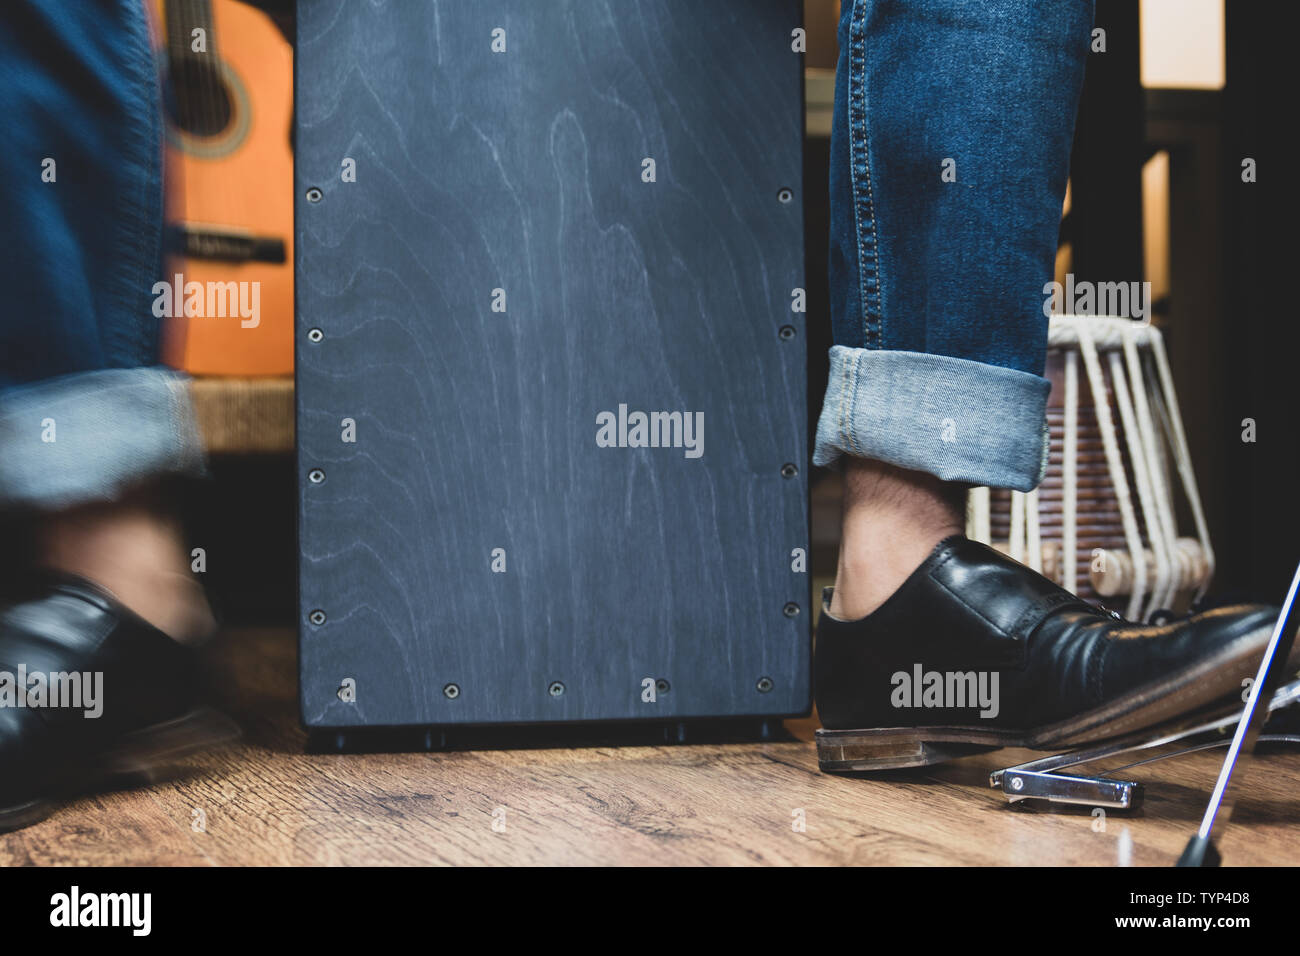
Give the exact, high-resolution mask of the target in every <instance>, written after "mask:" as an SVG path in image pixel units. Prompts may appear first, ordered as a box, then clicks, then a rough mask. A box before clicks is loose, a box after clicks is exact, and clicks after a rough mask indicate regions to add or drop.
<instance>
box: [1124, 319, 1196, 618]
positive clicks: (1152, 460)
mask: <svg viewBox="0 0 1300 956" xmlns="http://www.w3.org/2000/svg"><path fill="white" fill-rule="evenodd" d="M1130 324H1132V325H1133V326H1134V329H1136V328H1137V325H1136V324H1135V323H1130ZM1124 358H1125V359H1126V361H1127V362H1128V373H1129V379H1130V381H1132V383H1133V406H1134V411H1135V412H1136V414H1137V425H1138V436H1139V437H1140V438H1141V439H1142V448H1143V450H1144V451H1145V452H1146V463H1147V477H1148V480H1149V481H1150V482H1151V495H1152V499H1153V500H1154V501H1155V509H1154V514H1151V515H1149V516H1148V517H1147V533H1148V535H1150V536H1151V539H1152V541H1155V540H1156V539H1157V537H1158V538H1159V540H1160V542H1161V544H1162V546H1163V549H1164V552H1165V560H1166V562H1167V563H1168V565H1169V566H1170V567H1169V571H1170V577H1169V580H1168V583H1167V585H1166V587H1165V588H1163V589H1159V588H1157V590H1156V592H1155V593H1154V594H1153V595H1152V598H1151V605H1152V609H1153V610H1154V609H1155V608H1172V607H1173V606H1174V600H1175V598H1176V597H1177V594H1178V591H1179V590H1180V589H1181V588H1182V587H1183V586H1184V585H1183V584H1182V579H1181V576H1180V574H1179V570H1178V556H1179V553H1180V552H1179V549H1178V522H1177V521H1176V520H1175V519H1174V509H1173V496H1172V494H1171V493H1170V488H1169V481H1168V474H1167V472H1166V470H1165V457H1164V455H1163V454H1162V444H1161V441H1160V435H1159V433H1158V432H1157V431H1156V427H1155V423H1154V421H1153V420H1152V418H1151V406H1150V403H1149V402H1148V400H1147V395H1148V393H1149V392H1150V391H1151V386H1150V385H1149V384H1148V383H1147V381H1146V378H1145V376H1144V375H1143V374H1142V361H1141V358H1140V357H1139V355H1138V348H1137V336H1136V335H1135V334H1131V333H1130V334H1125V336H1124ZM1143 507H1144V508H1145V507H1146V506H1145V505H1143ZM1157 560H1159V557H1158V555H1157ZM1148 616H1149V615H1148Z"/></svg>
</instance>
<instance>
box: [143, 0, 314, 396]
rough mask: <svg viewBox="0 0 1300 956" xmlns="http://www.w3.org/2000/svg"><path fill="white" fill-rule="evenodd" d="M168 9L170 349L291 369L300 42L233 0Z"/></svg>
mask: <svg viewBox="0 0 1300 956" xmlns="http://www.w3.org/2000/svg"><path fill="white" fill-rule="evenodd" d="M159 9H160V13H161V19H162V26H163V35H164V36H165V38H166V46H165V69H164V71H163V87H164V99H165V101H166V116H167V123H168V128H167V176H168V186H169V189H168V198H167V209H168V221H169V226H168V229H167V234H168V250H169V256H168V269H167V272H166V273H165V278H166V280H167V282H168V284H169V285H172V286H173V290H172V291H173V295H172V300H173V301H172V303H171V304H170V308H168V307H167V306H164V307H163V308H164V310H165V312H164V314H166V315H169V316H170V318H168V319H166V320H165V325H164V335H163V359H164V361H165V362H166V363H167V364H168V365H171V366H173V367H176V368H181V369H184V370H186V371H188V372H192V373H194V374H199V375H248V376H252V375H288V374H292V372H293V154H292V151H291V148H290V142H289V131H290V130H289V128H290V123H291V121H292V110H293V51H292V48H291V47H290V45H289V43H288V42H287V41H286V40H285V39H284V37H283V36H282V35H281V34H280V31H279V30H278V29H276V27H275V25H274V24H273V23H272V22H271V19H270V18H269V17H268V16H267V15H266V14H264V13H262V12H261V11H260V10H256V9H253V8H252V7H248V6H246V5H244V4H242V3H237V2H235V0H161V3H160V8H159ZM178 273H179V274H180V275H181V277H182V278H181V279H180V280H177V278H176V275H177V274H178ZM190 283H197V284H198V285H197V286H194V285H190ZM230 283H235V285H234V286H231V285H230ZM176 293H179V295H177V294H176ZM155 302H157V300H155ZM187 306H188V308H187ZM155 308H156V309H157V308H158V306H157V305H155ZM187 312H188V313H189V314H186V313H187ZM223 313H224V314H223Z"/></svg>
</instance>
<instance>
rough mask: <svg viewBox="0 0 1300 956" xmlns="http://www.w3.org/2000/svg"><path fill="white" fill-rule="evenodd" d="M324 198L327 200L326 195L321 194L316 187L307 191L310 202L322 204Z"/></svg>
mask: <svg viewBox="0 0 1300 956" xmlns="http://www.w3.org/2000/svg"><path fill="white" fill-rule="evenodd" d="M324 198H325V194H324V193H323V192H321V191H320V189H319V188H317V187H316V186H312V187H311V189H309V190H307V201H308V202H320V201H321V200H322V199H324Z"/></svg>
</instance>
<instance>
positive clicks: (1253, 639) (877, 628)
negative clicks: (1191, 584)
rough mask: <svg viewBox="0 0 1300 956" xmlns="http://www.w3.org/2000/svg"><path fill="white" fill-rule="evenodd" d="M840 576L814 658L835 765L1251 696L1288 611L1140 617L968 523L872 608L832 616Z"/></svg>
mask: <svg viewBox="0 0 1300 956" xmlns="http://www.w3.org/2000/svg"><path fill="white" fill-rule="evenodd" d="M830 592H831V589H830V588H827V589H826V593H825V595H824V597H823V603H822V615H821V621H820V623H819V625H818V628H817V644H816V653H815V660H814V671H815V682H816V697H817V710H818V713H819V715H820V717H821V720H822V725H823V727H824V729H822V730H819V731H818V732H817V757H818V761H819V763H820V765H821V769H822V770H825V771H854V770H881V769H887V768H891V767H918V766H924V765H926V764H932V763H939V762H941V761H943V760H948V759H951V758H953V757H956V756H961V755H963V754H966V753H971V752H974V751H979V750H987V749H992V748H996V747H1033V748H1037V749H1049V748H1051V749H1057V748H1059V749H1065V748H1067V747H1069V746H1071V745H1073V744H1078V743H1083V742H1085V741H1093V740H1101V739H1104V738H1107V737H1112V736H1116V735H1119V734H1124V733H1128V732H1130V731H1134V730H1139V729H1141V728H1143V727H1148V726H1152V725H1155V724H1159V723H1163V722H1165V721H1166V720H1169V719H1171V718H1175V717H1178V716H1181V715H1183V714H1187V713H1189V712H1191V711H1194V710H1197V709H1199V708H1201V707H1202V706H1205V705H1208V704H1210V703H1213V702H1215V701H1217V700H1219V699H1221V698H1227V697H1233V696H1238V697H1239V696H1240V694H1241V689H1242V680H1243V679H1244V678H1247V677H1251V676H1253V675H1254V673H1255V669H1256V667H1257V666H1258V665H1259V661H1260V658H1261V656H1262V654H1263V651H1264V647H1265V645H1266V644H1267V643H1268V638H1269V635H1270V633H1271V631H1272V628H1273V625H1274V624H1275V623H1276V621H1277V614H1278V612H1277V609H1276V608H1270V607H1267V606H1264V605H1244V604H1238V605H1234V606H1231V607H1220V608H1215V609H1214V610H1211V611H1205V612H1203V613H1200V614H1196V615H1194V616H1192V617H1188V618H1185V619H1181V620H1175V621H1171V622H1169V623H1166V624H1161V625H1139V624H1132V623H1129V622H1128V621H1125V620H1124V619H1123V618H1121V617H1120V616H1119V615H1118V614H1114V613H1113V612H1108V611H1105V610H1104V609H1102V608H1099V607H1097V606H1096V605H1093V604H1089V603H1087V602H1085V601H1083V600H1081V599H1079V598H1077V597H1075V596H1074V595H1073V594H1071V593H1070V592H1068V591H1066V590H1065V589H1063V588H1061V587H1058V586H1057V585H1056V584H1054V583H1053V582H1051V581H1049V580H1048V579H1047V578H1045V577H1043V576H1042V575H1040V574H1038V573H1036V572H1034V571H1031V570H1030V569H1029V568H1026V567H1024V566H1023V565H1021V564H1018V563H1017V562H1015V561H1013V560H1011V559H1010V558H1008V557H1006V556H1005V555H1003V554H1001V553H1000V552H998V551H995V550H993V549H992V548H990V547H988V546H986V545H983V544H979V543H978V542H975V541H970V540H968V539H966V538H965V537H963V536H960V535H957V536H954V537H951V538H947V539H945V540H944V541H942V542H940V543H939V545H938V546H937V547H936V548H935V549H934V551H933V552H932V553H931V554H930V557H928V558H927V559H926V560H925V562H924V563H923V564H922V565H921V566H920V567H919V568H917V569H916V571H915V572H913V573H912V575H911V576H910V577H909V578H908V579H907V580H906V581H905V582H903V584H902V586H901V587H899V589H898V590H897V591H896V592H895V593H894V594H893V595H892V596H891V597H890V598H889V599H888V600H887V601H886V602H885V603H884V604H883V605H881V606H880V608H878V609H877V610H876V611H875V612H874V613H872V614H870V615H868V616H867V617H865V618H863V619H862V620H859V621H840V620H836V619H835V618H833V617H831V616H830V613H829V611H828V607H829V603H830ZM1293 659H1294V656H1293Z"/></svg>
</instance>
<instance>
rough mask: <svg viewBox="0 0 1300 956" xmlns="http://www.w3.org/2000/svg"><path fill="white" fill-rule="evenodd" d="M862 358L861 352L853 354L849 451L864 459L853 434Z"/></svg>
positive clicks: (850, 383) (850, 382) (850, 384)
mask: <svg viewBox="0 0 1300 956" xmlns="http://www.w3.org/2000/svg"><path fill="white" fill-rule="evenodd" d="M861 357H862V355H861V353H859V352H854V353H853V372H852V374H851V376H850V381H849V386H850V389H851V391H850V392H849V430H848V439H849V440H848V445H849V450H850V451H851V452H853V454H855V455H857V456H859V457H862V456H863V451H862V449H861V448H860V447H859V445H858V443H857V439H856V437H855V436H854V434H853V431H854V429H853V419H854V416H855V413H856V410H857V407H858V381H859V379H860V377H861V376H860V375H859V374H858V360H859V359H861ZM845 364H846V366H847V363H845Z"/></svg>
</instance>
